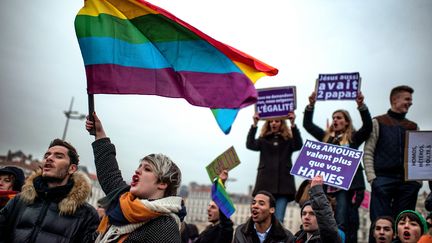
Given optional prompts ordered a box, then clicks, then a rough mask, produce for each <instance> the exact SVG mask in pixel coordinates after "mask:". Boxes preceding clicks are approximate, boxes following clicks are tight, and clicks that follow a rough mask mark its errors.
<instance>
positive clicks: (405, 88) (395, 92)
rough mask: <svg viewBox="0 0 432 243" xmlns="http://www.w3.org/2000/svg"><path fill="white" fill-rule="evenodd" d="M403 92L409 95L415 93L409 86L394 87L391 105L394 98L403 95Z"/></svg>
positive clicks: (391, 93) (391, 92)
mask: <svg viewBox="0 0 432 243" xmlns="http://www.w3.org/2000/svg"><path fill="white" fill-rule="evenodd" d="M402 92H408V93H410V94H412V93H414V89H413V88H411V87H410V86H408V85H400V86H396V87H394V88H393V89H392V90H391V91H390V104H391V103H392V98H393V97H394V96H396V95H398V94H399V93H402Z"/></svg>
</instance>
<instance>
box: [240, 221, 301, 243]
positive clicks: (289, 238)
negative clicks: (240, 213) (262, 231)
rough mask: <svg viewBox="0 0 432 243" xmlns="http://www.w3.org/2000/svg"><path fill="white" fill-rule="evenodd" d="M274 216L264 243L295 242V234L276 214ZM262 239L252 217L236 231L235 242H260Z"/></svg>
mask: <svg viewBox="0 0 432 243" xmlns="http://www.w3.org/2000/svg"><path fill="white" fill-rule="evenodd" d="M271 217H272V226H271V228H270V230H269V232H268V235H267V237H266V238H265V240H264V243H292V242H294V239H295V238H294V236H293V234H292V233H291V232H290V231H289V230H287V229H285V228H284V227H283V225H282V224H281V223H279V220H277V219H276V217H275V216H274V214H273V215H272V216H271ZM259 242H260V240H259V238H258V236H257V233H256V230H255V228H254V222H253V221H252V218H249V219H248V221H247V222H246V223H244V224H241V225H239V226H238V227H237V229H236V231H235V233H234V239H233V243H259Z"/></svg>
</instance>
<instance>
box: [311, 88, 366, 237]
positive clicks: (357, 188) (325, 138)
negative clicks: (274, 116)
mask: <svg viewBox="0 0 432 243" xmlns="http://www.w3.org/2000/svg"><path fill="white" fill-rule="evenodd" d="M356 92H358V93H357V94H356V96H355V101H356V103H357V109H358V110H359V112H360V116H361V119H362V122H363V126H362V127H361V128H360V129H359V130H358V131H356V130H355V129H354V126H353V122H352V119H351V116H350V114H349V112H348V111H347V110H343V109H339V110H336V111H334V112H333V114H332V123H331V125H330V126H329V127H328V128H327V129H326V130H324V129H322V128H320V127H318V126H317V125H315V124H314V123H313V112H314V108H315V102H316V100H317V94H316V92H313V93H312V95H311V96H309V105H308V106H307V107H306V109H305V114H304V117H303V127H304V128H305V129H306V131H308V132H309V133H310V134H311V135H312V136H313V137H314V138H316V139H317V140H319V141H322V142H324V143H329V144H334V145H339V146H344V147H348V148H352V149H357V148H358V147H360V145H361V144H362V143H363V142H364V141H366V139H367V138H368V137H369V134H370V133H371V131H372V118H371V115H370V113H369V110H368V108H367V106H366V104H365V103H364V96H363V94H362V93H361V92H360V91H356ZM350 166H356V165H354V164H352V165H350ZM327 184H328V183H327ZM364 190H365V183H364V177H363V168H362V167H361V165H359V167H358V169H357V172H356V173H355V176H354V179H353V180H352V183H351V186H350V187H349V188H348V190H343V189H340V187H339V188H335V187H331V186H330V187H326V188H325V192H326V193H327V194H329V195H330V196H333V197H335V198H336V204H337V205H336V212H335V217H336V221H337V223H338V225H339V227H341V228H342V229H343V230H344V231H345V233H346V235H347V242H357V230H358V227H359V219H358V208H359V206H360V204H361V202H362V200H363V196H364Z"/></svg>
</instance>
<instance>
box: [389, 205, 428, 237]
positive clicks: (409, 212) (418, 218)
mask: <svg viewBox="0 0 432 243" xmlns="http://www.w3.org/2000/svg"><path fill="white" fill-rule="evenodd" d="M404 216H409V218H410V219H411V220H414V221H416V222H417V223H418V224H419V225H420V230H421V234H424V233H425V232H427V230H428V227H427V223H426V220H425V219H424V218H423V216H422V215H421V214H420V213H419V212H417V211H413V210H404V211H402V212H400V214H399V215H398V216H397V218H396V221H395V232H396V234H397V228H398V227H397V225H398V223H399V221H400V220H401V219H402V217H404Z"/></svg>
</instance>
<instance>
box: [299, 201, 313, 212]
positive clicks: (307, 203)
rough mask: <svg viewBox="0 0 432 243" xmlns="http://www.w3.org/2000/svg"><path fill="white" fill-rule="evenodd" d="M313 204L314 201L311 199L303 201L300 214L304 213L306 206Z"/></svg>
mask: <svg viewBox="0 0 432 243" xmlns="http://www.w3.org/2000/svg"><path fill="white" fill-rule="evenodd" d="M308 205H309V206H312V202H311V201H310V200H307V201H306V202H304V203H303V205H301V209H300V215H302V213H303V209H304V208H305V207H306V206H308Z"/></svg>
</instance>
